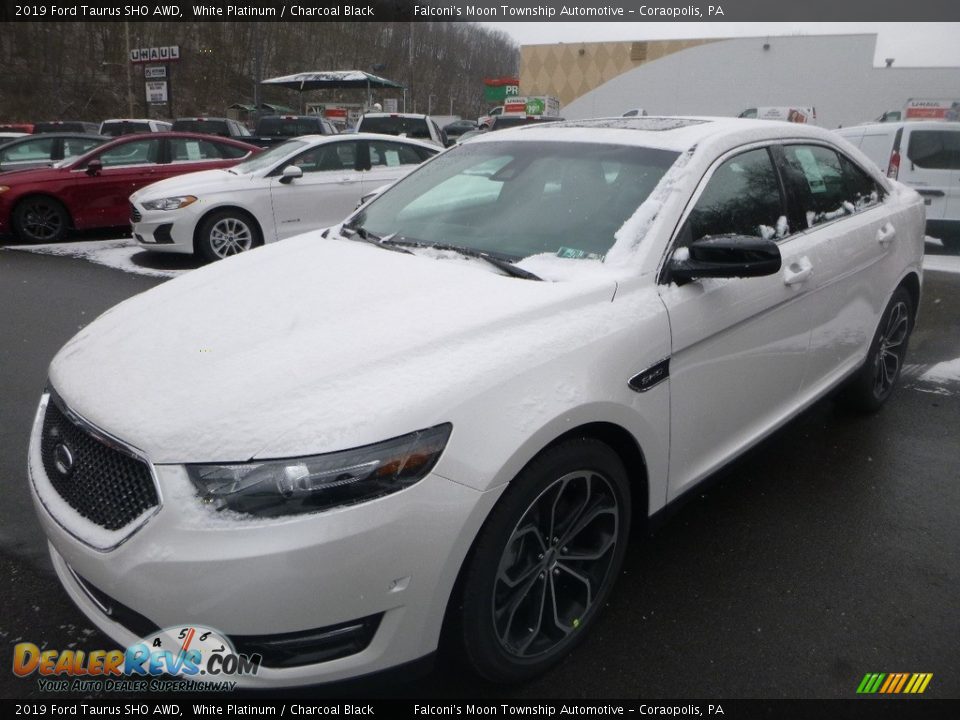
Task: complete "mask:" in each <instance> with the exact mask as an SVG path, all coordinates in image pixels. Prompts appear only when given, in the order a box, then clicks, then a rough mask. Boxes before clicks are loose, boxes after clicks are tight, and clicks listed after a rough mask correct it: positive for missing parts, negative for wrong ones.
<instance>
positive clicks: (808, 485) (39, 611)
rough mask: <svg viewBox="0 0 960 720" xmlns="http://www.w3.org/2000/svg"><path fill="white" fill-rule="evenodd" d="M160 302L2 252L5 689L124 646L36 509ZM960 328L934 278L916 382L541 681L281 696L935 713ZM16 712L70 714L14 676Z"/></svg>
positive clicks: (662, 559)
mask: <svg viewBox="0 0 960 720" xmlns="http://www.w3.org/2000/svg"><path fill="white" fill-rule="evenodd" d="M930 250H931V249H930V248H929V247H928V251H930ZM933 252H941V253H942V252H943V251H942V250H938V249H936V248H934V249H933ZM161 282H163V280H162V279H157V278H148V277H143V276H139V275H133V274H128V273H123V272H119V271H117V270H114V269H111V268H108V267H103V266H99V265H94V264H92V263H89V262H86V261H84V260H82V259H75V258H68V257H55V256H44V255H36V254H32V253H24V252H19V251H13V250H0V483H2V488H3V494H2V498H3V502H2V503H0V573H2V575H3V577H5V578H6V582H4V583H2V584H0V608H2V615H0V668H10V662H11V659H12V651H13V645H14V644H15V643H16V642H24V641H29V642H34V643H36V644H37V645H40V646H42V647H49V648H58V649H66V648H77V649H94V648H110V647H114V646H115V643H112V642H111V641H110V640H108V639H107V638H106V637H104V636H103V635H102V634H100V633H99V632H98V631H96V630H95V629H94V628H93V626H92V625H91V624H90V623H89V622H87V621H86V619H85V618H84V617H83V615H82V614H81V613H80V612H79V611H78V610H77V609H76V608H75V607H74V606H73V605H72V603H71V602H70V600H69V599H68V598H67V596H66V594H65V593H64V591H63V590H62V589H61V588H60V586H59V584H58V582H57V580H56V578H55V576H54V574H53V570H52V567H51V565H50V562H49V559H48V557H47V555H46V548H45V541H44V539H43V536H42V534H41V532H40V528H39V525H38V523H37V521H36V519H35V517H34V512H33V507H32V505H31V503H30V499H29V495H28V489H27V482H28V481H27V476H26V452H27V440H28V434H29V428H30V424H31V420H32V418H33V415H34V412H35V408H36V403H37V400H38V398H39V396H40V393H41V390H42V389H43V386H44V382H45V378H46V368H47V365H48V363H49V361H50V359H51V358H52V356H53V355H54V353H55V352H56V351H57V350H58V349H59V347H60V346H61V345H62V344H63V343H64V342H66V341H67V340H68V339H69V338H70V337H71V336H72V335H73V334H74V333H75V332H76V331H77V330H78V329H79V328H80V327H82V326H83V325H85V324H86V323H89V322H90V321H91V320H93V319H94V318H95V317H96V316H97V315H99V314H100V313H101V312H103V311H104V310H106V309H107V308H109V307H111V306H113V305H114V304H116V303H118V302H120V301H122V300H123V299H125V298H127V297H130V296H131V295H133V294H135V293H138V292H141V291H144V290H146V289H148V288H150V287H152V286H155V285H157V284H159V283H161ZM958 308H960V274H955V273H945V272H927V273H926V274H925V279H924V292H923V300H922V303H921V308H920V320H919V323H918V326H917V328H916V331H915V333H914V335H913V338H912V340H911V346H910V353H909V357H908V363H909V367H908V369H907V372H906V373H905V377H904V378H903V381H902V384H901V386H900V387H899V388H898V389H897V391H896V393H895V395H894V396H893V398H892V399H891V401H890V402H889V403H888V405H887V406H886V407H885V408H884V409H883V410H882V411H881V412H880V413H878V414H876V415H872V416H867V417H864V416H858V415H851V414H848V413H845V412H843V411H842V410H841V409H840V408H839V407H838V406H837V405H836V404H835V403H834V402H833V401H832V400H831V399H826V400H823V401H821V402H819V403H817V404H816V405H815V406H813V407H812V408H810V409H809V410H808V411H807V412H805V413H803V414H802V415H801V416H800V417H798V418H796V419H795V420H794V421H792V422H791V423H790V424H789V425H787V426H786V427H784V428H783V429H782V430H780V431H779V432H777V433H776V434H775V435H773V436H772V437H771V438H769V439H768V440H766V441H765V442H764V443H762V444H761V445H759V446H758V447H757V448H755V449H754V450H752V451H751V452H749V453H748V454H747V455H746V456H744V457H743V458H741V459H740V460H738V461H737V462H735V463H734V464H732V465H731V466H729V467H728V468H726V469H725V470H723V471H722V472H721V473H719V474H718V475H717V476H715V477H714V478H712V479H711V481H710V482H708V483H707V484H706V485H705V486H704V487H703V488H702V489H701V490H699V491H698V492H696V493H695V494H694V495H693V497H692V498H691V499H690V500H689V501H688V502H686V503H684V504H683V506H682V507H680V508H679V509H677V510H676V511H675V512H674V513H672V514H671V516H670V517H669V519H668V520H667V521H666V522H665V523H663V524H662V525H661V526H660V527H659V528H658V529H657V530H656V531H655V532H654V533H653V534H652V535H641V536H636V537H634V538H633V541H632V547H631V552H630V553H629V554H628V557H627V561H626V566H625V568H624V571H623V575H622V577H621V578H620V579H619V581H618V584H617V588H616V590H615V592H614V594H613V596H612V598H611V600H610V602H609V607H607V608H606V610H605V612H604V614H603V616H602V617H601V618H600V619H599V622H598V624H597V625H596V626H595V627H594V630H593V632H592V633H591V635H590V637H589V638H588V639H587V640H586V641H585V643H584V644H583V645H581V647H580V648H579V649H578V650H577V651H576V653H575V654H574V655H573V656H571V657H570V658H568V659H567V660H566V661H565V662H564V663H563V664H561V665H560V666H559V667H557V668H556V669H555V670H553V671H552V672H550V673H549V674H547V675H545V676H544V677H542V678H540V679H537V680H535V681H533V682H531V683H528V684H525V685H521V686H513V687H496V686H491V685H487V684H484V683H482V682H479V681H477V680H476V679H474V678H472V677H469V676H467V675H465V674H464V673H463V672H461V671H460V670H459V669H458V668H457V667H456V663H455V662H449V661H448V658H446V657H442V658H441V661H440V662H438V663H436V666H435V668H434V669H433V670H432V671H428V672H427V673H426V674H422V675H419V676H413V675H412V674H411V675H404V673H403V672H402V671H401V672H400V673H396V674H394V675H392V676H384V677H375V678H368V679H364V680H360V681H355V682H352V683H346V684H341V685H336V686H326V687H315V688H308V689H305V690H298V691H297V692H296V693H293V692H283V693H278V694H277V696H279V697H287V696H290V697H292V696H294V695H297V696H300V697H304V696H320V697H323V696H341V697H342V696H351V697H362V696H369V697H392V696H403V697H436V698H457V697H461V698H467V697H473V698H476V697H488V698H504V699H509V698H518V699H519V698H637V697H642V698H686V699H692V698H701V699H711V698H714V699H722V698H744V697H746V698H751V697H752V698H851V697H855V691H856V688H857V685H858V684H859V682H860V680H861V679H862V678H863V676H864V674H865V673H868V672H888V673H889V672H931V673H933V680H932V681H931V683H930V685H929V687H928V689H927V691H926V695H927V696H929V697H938V698H956V697H960V647H958V642H957V640H958V638H960V612H958V610H960V590H958V589H960V513H958V508H960V442H958V428H960V383H958V384H956V385H953V386H951V385H950V384H949V383H947V384H944V383H930V382H928V381H925V380H924V379H923V374H924V372H925V370H926V369H928V368H930V367H932V366H934V365H935V364H937V363H939V362H943V361H949V360H953V359H955V358H958V357H960V310H958ZM145 322H148V319H145ZM278 597H279V598H282V589H280V588H278ZM5 653H6V654H5ZM454 660H455V659H454ZM0 697H4V698H46V699H51V698H53V697H56V696H52V695H50V694H44V693H42V692H40V691H39V690H38V688H37V684H36V680H35V679H33V680H21V679H18V678H16V677H14V676H13V674H12V673H11V672H10V670H9V669H7V670H0Z"/></svg>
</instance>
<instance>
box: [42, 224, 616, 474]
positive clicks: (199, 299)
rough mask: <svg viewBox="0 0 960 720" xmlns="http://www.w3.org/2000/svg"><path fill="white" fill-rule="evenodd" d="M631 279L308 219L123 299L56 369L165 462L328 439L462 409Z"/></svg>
mask: <svg viewBox="0 0 960 720" xmlns="http://www.w3.org/2000/svg"><path fill="white" fill-rule="evenodd" d="M615 289H616V283H615V282H614V280H613V279H612V278H611V276H609V275H604V274H601V273H587V274H586V275H585V276H584V277H583V278H580V279H578V280H574V281H566V282H537V281H530V280H522V279H518V278H513V277H507V276H505V275H501V274H499V273H498V272H496V271H495V270H493V269H492V268H489V267H488V266H487V265H486V264H485V263H483V262H482V261H464V260H462V259H436V258H431V257H423V256H416V255H408V254H403V253H397V252H392V251H389V250H384V249H382V248H378V247H374V246H372V245H368V244H366V243H362V242H357V241H351V240H345V239H340V238H338V239H324V238H322V237H321V236H320V234H319V233H308V234H306V235H301V236H298V237H295V238H291V239H289V240H285V241H282V242H279V243H275V244H272V245H268V246H265V247H262V248H259V249H257V250H254V251H252V252H249V253H244V254H242V255H239V256H236V257H234V258H230V259H229V260H225V261H220V262H218V263H216V264H214V265H212V266H208V267H206V268H202V269H199V270H196V271H193V272H191V273H189V274H188V275H185V276H183V277H180V278H177V279H175V280H172V281H170V282H167V283H165V284H163V285H161V286H159V287H157V288H154V289H153V290H150V291H148V292H146V293H143V294H141V295H138V296H136V297H134V298H131V299H129V300H127V301H126V302H124V303H122V304H121V305H119V306H117V307H115V308H113V309H112V310H109V311H108V312H107V313H105V314H104V315H102V316H101V317H100V318H98V319H97V320H96V321H95V322H93V323H92V324H91V325H89V326H88V327H87V328H85V329H84V330H82V331H81V332H80V333H78V334H77V335H76V336H75V337H74V338H73V339H72V340H71V341H70V342H69V343H67V345H65V346H64V347H63V349H62V350H61V351H60V352H59V353H58V354H57V356H56V357H55V358H54V360H53V363H52V364H51V367H50V380H51V383H52V385H53V387H54V388H55V389H56V391H57V392H58V393H59V394H60V395H61V397H63V399H64V400H65V401H66V403H67V404H68V405H69V406H70V407H72V408H73V409H74V410H75V411H76V412H78V413H79V414H81V415H82V416H84V417H85V418H86V419H87V420H89V421H90V422H92V423H94V424H95V425H97V426H98V427H100V428H101V429H103V430H105V431H107V432H109V433H111V434H113V435H115V436H116V437H118V438H121V439H123V440H125V441H127V442H129V443H131V444H132V445H134V446H136V447H138V448H139V449H141V450H143V451H144V452H146V453H147V455H148V456H149V457H150V458H151V460H152V461H153V462H157V463H184V462H215V461H243V460H247V459H250V458H253V457H261V458H268V457H290V456H296V455H306V454H314V453H321V452H329V451H333V450H339V449H344V448H349V447H356V446H359V445H364V444H369V443H373V442H377V441H380V440H385V439H388V438H390V437H394V436H397V435H401V434H403V433H406V432H409V431H413V430H418V429H421V428H424V427H430V426H432V425H435V424H438V423H442V422H446V421H449V420H450V417H449V412H450V410H451V409H452V408H453V407H455V406H457V405H460V404H461V403H463V402H464V400H465V399H466V398H469V397H471V396H474V395H476V394H478V393H482V392H483V391H484V389H485V388H489V387H491V386H495V385H497V384H498V383H500V382H502V381H503V380H504V379H505V378H509V377H512V376H514V375H516V374H517V373H518V372H519V371H520V370H523V369H529V368H531V367H535V366H537V364H538V363H542V362H545V361H547V360H548V359H549V358H551V357H553V356H557V355H559V354H562V353H564V352H566V351H568V350H571V349H573V348H575V347H578V346H582V345H583V344H585V343H589V342H591V336H594V337H595V336H596V333H597V332H601V331H602V325H603V319H604V318H605V317H607V316H608V315H609V314H610V310H609V308H610V307H611V300H612V298H613V294H614V291H615Z"/></svg>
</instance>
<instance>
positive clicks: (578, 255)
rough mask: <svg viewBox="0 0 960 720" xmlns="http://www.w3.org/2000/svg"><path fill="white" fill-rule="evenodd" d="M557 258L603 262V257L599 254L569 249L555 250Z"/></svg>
mask: <svg viewBox="0 0 960 720" xmlns="http://www.w3.org/2000/svg"><path fill="white" fill-rule="evenodd" d="M557 257H562V258H572V259H574V260H603V255H601V254H600V253H595V252H589V251H587V250H581V249H580V248H570V247H561V248H560V249H559V250H557Z"/></svg>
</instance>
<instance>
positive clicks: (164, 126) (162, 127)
mask: <svg viewBox="0 0 960 720" xmlns="http://www.w3.org/2000/svg"><path fill="white" fill-rule="evenodd" d="M171 127H172V123H168V122H166V121H165V120H151V119H149V118H113V119H110V120H104V121H103V122H102V123H100V134H101V135H105V136H107V137H120V136H121V135H133V134H135V133H149V132H170V128H171Z"/></svg>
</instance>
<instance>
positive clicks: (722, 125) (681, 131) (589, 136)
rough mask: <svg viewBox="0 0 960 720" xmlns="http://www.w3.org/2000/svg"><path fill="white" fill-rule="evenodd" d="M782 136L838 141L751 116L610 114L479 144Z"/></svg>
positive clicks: (674, 142) (661, 144)
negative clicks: (641, 115) (522, 141)
mask: <svg viewBox="0 0 960 720" xmlns="http://www.w3.org/2000/svg"><path fill="white" fill-rule="evenodd" d="M778 138H800V139H805V138H809V139H818V140H825V141H827V142H834V141H835V140H836V136H835V135H833V134H832V133H830V131H828V130H824V129H823V128H820V127H817V126H815V125H807V124H804V123H789V122H782V121H777V120H748V119H744V118H731V117H658V116H646V117H619V116H618V117H608V118H593V119H589V120H563V121H559V122H544V123H535V124H531V125H524V126H520V127H516V128H507V129H504V130H498V131H497V132H493V133H487V134H485V137H483V138H478V139H477V140H476V141H475V142H503V141H505V140H508V139H509V140H524V141H527V140H530V141H569V142H595V143H604V144H616V145H639V146H643V147H653V148H659V149H663V150H674V151H677V152H683V151H686V150H688V149H690V148H692V147H694V146H695V145H698V144H700V143H703V142H706V141H711V142H714V141H715V142H718V143H719V144H720V145H727V146H729V147H736V146H738V145H743V144H746V143H749V142H755V141H756V142H759V141H762V140H768V139H778Z"/></svg>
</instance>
